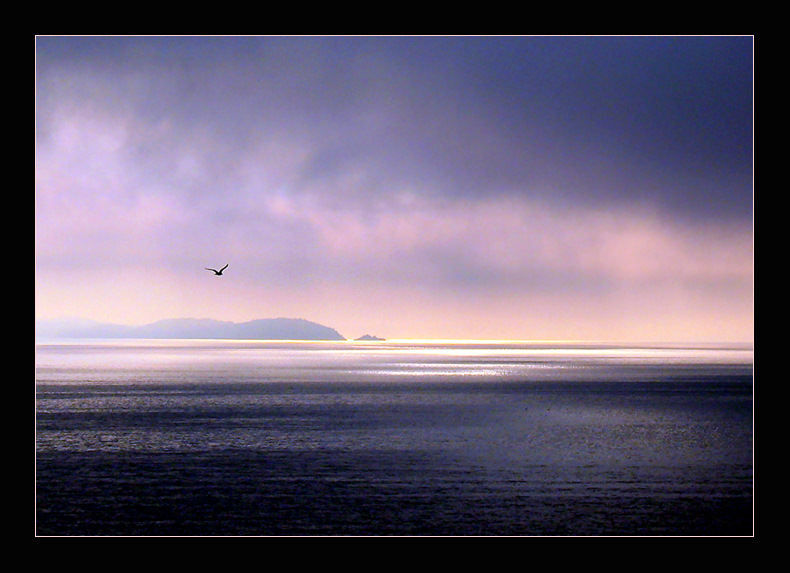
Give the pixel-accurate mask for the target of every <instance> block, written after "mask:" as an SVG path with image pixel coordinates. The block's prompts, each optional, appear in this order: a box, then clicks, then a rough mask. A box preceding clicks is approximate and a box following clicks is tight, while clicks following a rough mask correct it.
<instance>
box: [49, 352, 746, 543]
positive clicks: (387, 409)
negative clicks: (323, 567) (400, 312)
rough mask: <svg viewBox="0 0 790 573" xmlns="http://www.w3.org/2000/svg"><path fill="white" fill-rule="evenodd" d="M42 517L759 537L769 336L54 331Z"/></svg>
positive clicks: (262, 529) (125, 529) (413, 530)
mask: <svg viewBox="0 0 790 573" xmlns="http://www.w3.org/2000/svg"><path fill="white" fill-rule="evenodd" d="M35 527H36V534H37V535H39V536H198V535H199V536H275V535H276V536H305V535H321V536H338V535H350V536H373V535H397V536H416V535H419V536H750V535H752V534H753V529H754V527H753V349H752V347H751V346H735V345H732V346H716V345H697V346H693V347H690V346H683V345H653V346H641V347H634V346H622V345H603V344H597V345H596V344H554V343H521V342H475V341H470V342H457V341H451V342H444V341H392V342H364V343H362V342H350V341H349V342H271V341H216V340H168V341H160V340H123V341H69V342H49V343H45V342H41V343H37V345H36V524H35Z"/></svg>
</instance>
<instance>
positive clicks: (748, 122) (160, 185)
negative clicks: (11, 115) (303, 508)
mask: <svg viewBox="0 0 790 573" xmlns="http://www.w3.org/2000/svg"><path fill="white" fill-rule="evenodd" d="M36 48H37V52H36V57H37V78H36V81H37V84H36V90H37V100H36V106H37V107H36V115H37V124H36V315H37V317H45V318H57V317H65V316H71V317H84V318H89V319H93V320H98V321H106V322H118V323H124V324H142V323H147V322H153V321H156V320H159V319H162V318H175V317H195V318H215V319H219V320H230V321H235V322H241V321H247V320H252V319H255V318H270V317H272V318H273V317H279V316H287V317H299V318H306V319H308V320H312V321H315V322H319V323H321V324H325V325H327V326H331V327H333V328H336V329H337V330H338V331H339V332H340V333H341V334H343V335H344V336H346V337H348V338H356V337H358V336H360V335H362V334H365V333H370V334H376V335H379V336H383V337H386V338H445V339H449V338H454V339H458V338H472V339H521V340H523V339H555V340H556V339H559V340H562V339H567V340H664V341H670V340H678V341H685V340H689V341H690V340H695V341H750V340H753V328H754V318H753V284H754V280H753V272H754V266H753V230H752V227H753V219H752V198H753V195H752V39H751V38H749V37H734V38H733V37H699V38H689V37H683V38H665V37H664V38H640V37H627V38H605V37H595V38H575V37H574V38H562V37H553V38H532V37H514V38H508V37H497V38H481V37H470V38H464V37H455V38H437V37H431V38H369V37H365V38H353V37H345V38H331V37H329V38H326V37H324V38H310V37H295V38H267V37H252V38H247V37H229V38H222V37H215V38H208V37H193V38H184V37H181V38H144V37H132V38H124V37H106V38H80V37H41V38H38V39H37V46H36ZM593 71H594V73H593ZM226 263H229V267H228V269H227V271H226V272H225V274H224V275H223V276H222V277H215V276H213V274H211V273H209V272H207V271H205V270H203V269H204V268H205V267H213V268H220V267H221V266H222V265H224V264H226Z"/></svg>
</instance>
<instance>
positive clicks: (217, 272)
mask: <svg viewBox="0 0 790 573" xmlns="http://www.w3.org/2000/svg"><path fill="white" fill-rule="evenodd" d="M228 264H230V263H228ZM227 268H228V265H225V266H224V267H222V268H221V269H220V270H217V269H209V268H206V270H207V271H214V274H215V275H217V276H218V277H221V276H222V271H224V270H225V269H227Z"/></svg>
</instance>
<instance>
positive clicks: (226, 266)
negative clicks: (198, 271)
mask: <svg viewBox="0 0 790 573" xmlns="http://www.w3.org/2000/svg"><path fill="white" fill-rule="evenodd" d="M229 264H230V263H228V265H229ZM228 265H225V266H224V267H222V268H221V269H220V270H219V271H220V272H222V271H224V270H225V269H227V268H228Z"/></svg>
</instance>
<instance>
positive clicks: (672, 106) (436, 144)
mask: <svg viewBox="0 0 790 573" xmlns="http://www.w3.org/2000/svg"><path fill="white" fill-rule="evenodd" d="M751 48H752V40H751V38H748V37H735V38H732V37H699V38H689V37H680V38H667V37H663V38H641V37H619V38H608V37H586V38H567V37H516V38H509V37H506V38H502V37H494V38H492V37H472V38H469V37H451V38H443V37H428V38H402V37H393V38H370V37H367V38H247V37H240V38H66V39H64V38H42V39H40V40H39V44H38V51H39V52H38V61H39V66H40V77H42V78H44V80H43V81H42V82H41V86H40V90H39V92H40V93H41V95H40V98H43V100H40V101H46V99H47V97H49V96H48V95H47V93H46V92H47V89H46V88H47V87H48V85H49V84H48V83H47V78H48V76H47V71H48V70H49V69H50V68H57V69H59V70H61V73H62V70H63V69H69V67H71V69H72V70H73V69H75V68H76V69H80V67H81V66H82V67H83V69H84V68H85V67H89V68H90V69H91V70H92V73H93V74H98V75H102V76H104V77H106V78H114V81H118V82H120V83H119V84H118V86H116V88H115V89H117V90H118V91H119V92H120V91H121V90H122V92H123V93H116V94H114V95H113V97H114V98H116V99H117V100H119V101H122V102H126V103H125V105H127V106H128V107H129V108H130V112H131V113H134V114H136V115H137V116H139V117H142V118H144V119H146V120H148V121H156V120H161V119H162V118H167V119H168V120H170V121H172V122H175V123H176V124H177V125H178V131H177V133H176V134H174V135H175V136H177V137H183V138H190V137H193V136H195V134H196V133H201V130H203V133H204V134H205V137H207V138H210V139H211V143H212V145H213V148H212V153H215V154H216V159H217V165H219V166H222V167H223V171H224V172H226V173H227V171H228V169H225V167H228V166H230V165H231V164H232V163H233V161H234V158H235V157H238V156H239V155H241V154H244V153H245V151H246V150H247V149H249V147H250V146H252V145H254V144H255V143H256V142H260V141H262V140H267V139H271V140H274V139H275V138H277V139H278V140H283V139H287V140H289V141H292V142H294V144H298V145H301V146H304V147H305V148H306V149H307V150H308V155H307V156H306V157H305V158H304V160H303V161H302V162H301V163H300V165H299V169H298V171H295V172H294V173H293V176H294V178H295V179H294V180H293V182H292V183H293V185H292V186H293V189H294V191H296V190H298V189H299V188H301V187H304V188H308V187H310V188H315V186H314V185H313V184H314V183H316V182H317V181H333V180H334V181H338V180H340V179H342V178H343V177H344V174H347V173H349V172H351V171H355V172H357V173H359V175H360V178H361V179H360V181H359V186H358V188H357V189H356V191H354V190H352V189H350V188H348V189H344V190H342V191H343V193H349V194H352V195H354V199H355V200H359V199H360V197H359V195H360V194H362V195H363V196H365V197H368V198H370V197H371V196H378V195H379V194H383V193H388V192H391V190H392V189H393V188H396V189H397V188H400V189H404V188H409V189H412V190H413V191H415V192H418V193H427V194H440V195H448V196H454V195H461V196H467V197H475V196H478V197H479V196H487V195H495V194H517V195H525V196H537V197H542V198H548V199H554V200H561V201H566V202H582V203H590V204H594V205H600V204H606V203H608V202H611V201H617V202H628V201H634V202H636V203H644V202H648V203H650V204H655V205H656V206H657V207H660V208H662V209H667V210H669V211H670V212H674V213H677V214H686V215H696V216H703V217H709V216H718V215H727V216H735V217H738V218H749V217H750V216H751V210H750V207H751V200H752V191H751V96H752V82H751V79H752V78H751V64H752V56H751ZM104 89H108V88H106V87H105V88H104ZM109 89H110V91H112V89H113V88H109ZM83 95H85V94H83ZM88 95H90V94H88ZM100 96H101V97H105V96H106V94H100ZM105 102H106V100H105ZM167 145H168V146H171V143H170V142H168V143H167ZM154 151H157V150H156V149H154V150H152V152H151V156H152V157H154V156H155V155H157V156H158V157H160V158H161V157H162V156H163V155H162V154H155V153H153V152H154ZM164 157H165V158H166V157H167V156H166V154H165V155H164ZM223 162H227V164H226V163H223ZM332 193H333V198H335V199H336V198H337V193H338V190H337V189H335V190H333V191H332Z"/></svg>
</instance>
